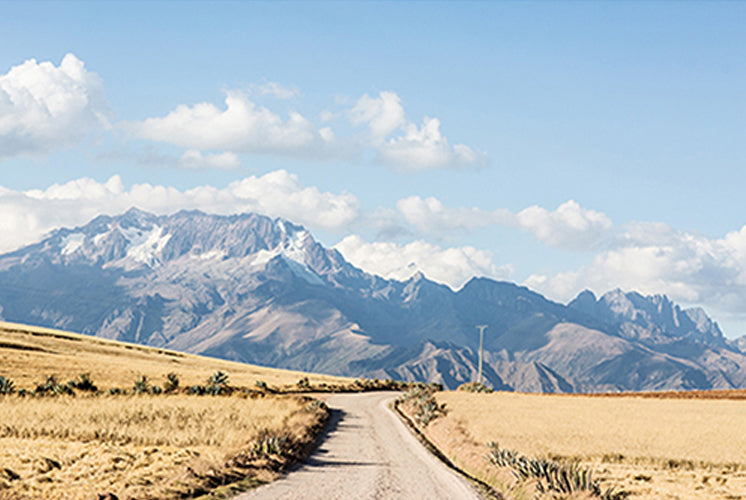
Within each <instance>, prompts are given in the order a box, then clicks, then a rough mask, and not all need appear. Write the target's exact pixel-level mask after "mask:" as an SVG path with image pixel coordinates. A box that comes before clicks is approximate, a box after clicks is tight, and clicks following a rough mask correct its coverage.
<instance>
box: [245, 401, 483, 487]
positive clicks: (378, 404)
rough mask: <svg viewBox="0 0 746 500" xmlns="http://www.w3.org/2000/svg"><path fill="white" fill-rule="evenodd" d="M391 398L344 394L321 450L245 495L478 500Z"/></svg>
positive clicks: (333, 407) (334, 407) (332, 406)
mask: <svg viewBox="0 0 746 500" xmlns="http://www.w3.org/2000/svg"><path fill="white" fill-rule="evenodd" d="M395 397H396V394H392V393H390V392H388V393H386V392H384V393H380V392H373V393H370V392H369V393H360V394H338V395H334V396H332V397H331V398H329V400H328V401H327V404H328V405H329V408H330V409H331V410H332V415H331V420H330V425H329V431H328V433H327V435H326V437H325V439H324V441H323V442H322V443H321V446H320V447H319V448H318V449H317V450H316V451H315V452H314V453H313V454H312V455H311V456H310V457H309V458H308V459H307V460H306V461H305V462H304V463H303V465H301V466H300V467H299V468H298V469H297V470H295V471H293V472H291V473H289V474H288V475H287V476H286V477H285V478H283V479H280V480H278V481H275V482H274V483H271V484H268V485H266V486H262V487H260V488H257V489H255V490H251V491H248V492H246V493H242V494H241V495H239V496H237V497H235V500H249V499H252V500H253V499H273V500H274V499H293V500H295V499H299V498H302V499H309V500H313V499H320V500H321V499H323V500H330V499H335V498H339V499H343V498H344V499H348V498H355V499H374V498H375V499H379V498H380V499H390V498H402V499H404V498H406V499H417V498H427V499H439V498H442V499H448V500H453V499H459V500H460V499H465V500H468V499H478V498H480V497H479V495H478V494H477V493H476V491H475V490H474V489H473V488H472V487H471V486H470V485H469V484H468V483H467V482H466V481H465V480H464V479H463V478H462V477H460V476H459V475H458V474H456V473H455V472H453V471H452V470H451V469H449V468H448V467H447V466H446V465H444V464H443V463H442V462H440V461H439V460H438V459H437V458H435V457H434V456H433V455H431V454H430V452H428V451H427V450H426V449H425V448H424V447H423V446H422V445H421V444H420V443H419V442H418V441H417V439H416V438H415V437H414V436H413V435H412V433H411V432H410V431H409V430H408V429H407V428H406V426H405V425H404V424H403V423H402V422H401V421H400V420H399V418H398V417H397V416H396V415H394V413H393V412H392V411H391V410H389V408H388V404H389V403H390V402H391V401H392V400H393V399H394V398H395Z"/></svg>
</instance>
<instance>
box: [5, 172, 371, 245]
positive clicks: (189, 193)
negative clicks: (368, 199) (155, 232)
mask: <svg viewBox="0 0 746 500" xmlns="http://www.w3.org/2000/svg"><path fill="white" fill-rule="evenodd" d="M133 206H136V207H139V208H141V209H144V210H149V211H152V212H155V213H159V214H166V213H172V212H175V211H178V210H181V209H189V210H193V209H198V210H204V211H206V212H210V213H218V214H232V213H240V212H259V213H262V214H266V215H270V216H273V217H277V216H279V217H286V218H288V219H290V220H292V221H294V222H298V223H301V224H304V225H307V226H309V227H310V228H312V229H314V228H318V229H327V230H341V229H344V228H347V227H348V226H349V225H350V224H352V223H353V222H354V221H355V220H356V219H357V218H358V216H359V203H358V200H357V198H356V197H355V196H353V195H351V194H348V193H339V194H335V193H329V192H322V191H320V190H319V189H318V188H316V187H313V186H304V185H302V184H301V183H300V181H299V180H298V177H297V176H296V175H293V174H290V173H288V172H286V171H285V170H277V171H275V172H270V173H268V174H265V175H263V176H261V177H254V176H251V177H246V178H244V179H241V180H237V181H235V182H232V183H231V184H229V185H228V186H227V187H224V188H216V187H214V186H209V185H205V186H198V187H195V188H192V189H188V190H183V191H182V190H178V189H176V188H173V187H169V186H158V185H151V184H136V185H134V186H132V187H131V188H130V189H129V190H128V189H126V188H125V187H124V185H123V183H122V181H121V179H120V178H119V176H113V177H112V178H110V179H109V180H108V181H106V182H104V183H100V182H97V181H95V180H93V179H88V178H82V179H77V180H73V181H70V182H67V183H65V184H54V185H53V186H50V187H49V188H47V189H44V190H41V189H35V190H31V191H13V190H10V189H7V188H3V187H0V231H1V232H2V233H3V238H2V239H1V240H0V252H6V251H9V250H12V249H14V248H17V247H19V246H21V245H24V244H28V243H32V242H34V241H37V240H38V239H39V238H41V237H42V236H43V235H44V234H45V233H47V232H48V231H50V230H51V229H53V228H56V227H61V226H66V227H67V226H76V225H80V224H84V223H86V222H88V221H89V220H90V219H92V218H94V217H96V216H97V215H100V214H117V213H121V212H123V211H125V210H127V209H128V208H130V207H133Z"/></svg>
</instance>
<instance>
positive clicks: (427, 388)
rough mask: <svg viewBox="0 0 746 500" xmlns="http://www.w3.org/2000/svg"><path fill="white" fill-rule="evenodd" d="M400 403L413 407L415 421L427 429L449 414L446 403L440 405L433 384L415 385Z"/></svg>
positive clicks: (400, 398)
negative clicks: (434, 421) (442, 416)
mask: <svg viewBox="0 0 746 500" xmlns="http://www.w3.org/2000/svg"><path fill="white" fill-rule="evenodd" d="M398 401H399V402H402V403H409V404H411V405H412V408H413V409H414V420H415V422H417V424H418V425H420V426H422V427H427V425H428V424H429V423H430V422H432V421H433V420H435V419H436V418H438V417H439V416H441V415H445V414H446V413H447V411H446V405H445V403H443V404H441V405H438V401H437V400H436V399H435V386H433V385H431V384H427V385H426V384H423V383H416V384H414V385H413V386H412V388H411V389H409V391H407V392H406V393H405V394H404V395H402V396H400V397H399V399H398Z"/></svg>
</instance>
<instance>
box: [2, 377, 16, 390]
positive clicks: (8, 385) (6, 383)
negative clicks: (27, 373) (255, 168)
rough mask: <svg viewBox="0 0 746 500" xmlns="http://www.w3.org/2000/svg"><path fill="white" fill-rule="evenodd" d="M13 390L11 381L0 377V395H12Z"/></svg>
mask: <svg viewBox="0 0 746 500" xmlns="http://www.w3.org/2000/svg"><path fill="white" fill-rule="evenodd" d="M15 390H16V388H15V387H14V386H13V379H10V378H6V377H0V394H13V393H14V392H15Z"/></svg>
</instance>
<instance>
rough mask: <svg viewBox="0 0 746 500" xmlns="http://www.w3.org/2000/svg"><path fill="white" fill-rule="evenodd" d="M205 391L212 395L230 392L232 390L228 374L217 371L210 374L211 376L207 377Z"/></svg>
mask: <svg viewBox="0 0 746 500" xmlns="http://www.w3.org/2000/svg"><path fill="white" fill-rule="evenodd" d="M205 392H206V393H207V394H210V395H212V396H218V395H220V394H226V393H230V392H231V390H230V387H229V386H228V374H226V373H225V372H221V371H216V372H215V373H213V374H212V375H210V378H208V379H207V385H205Z"/></svg>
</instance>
